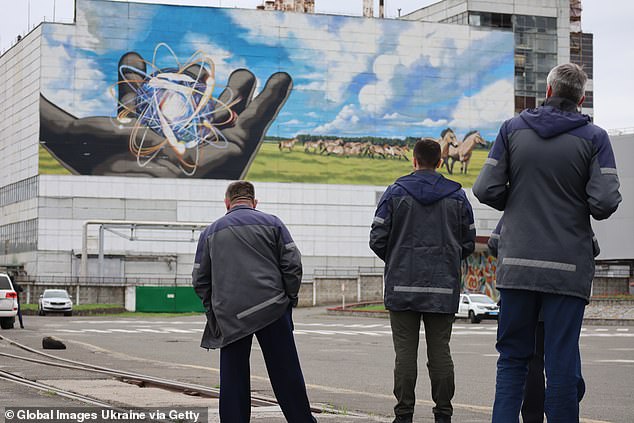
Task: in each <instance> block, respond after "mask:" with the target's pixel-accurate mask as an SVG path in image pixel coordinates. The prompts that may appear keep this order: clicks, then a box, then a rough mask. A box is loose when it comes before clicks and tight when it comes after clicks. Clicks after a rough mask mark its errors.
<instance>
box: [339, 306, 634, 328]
mask: <svg viewBox="0 0 634 423" xmlns="http://www.w3.org/2000/svg"><path fill="white" fill-rule="evenodd" d="M370 304H381V302H376V301H372V302H363V303H355V304H348V305H346V307H345V309H344V308H342V307H341V306H338V307H329V308H327V309H326V314H328V315H331V316H353V317H375V318H381V319H388V318H389V317H390V315H389V313H388V312H387V310H386V311H379V310H351V309H350V308H351V307H359V306H364V305H370ZM456 320H467V319H463V318H460V317H457V318H456ZM583 324H584V325H586V326H634V319H609V318H586V319H583Z"/></svg>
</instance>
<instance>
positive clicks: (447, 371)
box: [390, 311, 455, 416]
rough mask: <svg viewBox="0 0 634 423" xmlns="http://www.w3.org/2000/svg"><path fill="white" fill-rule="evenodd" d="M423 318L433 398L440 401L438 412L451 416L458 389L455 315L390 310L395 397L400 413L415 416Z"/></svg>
mask: <svg viewBox="0 0 634 423" xmlns="http://www.w3.org/2000/svg"><path fill="white" fill-rule="evenodd" d="M421 318H422V320H423V323H424V325H425V342H426V344H427V369H428V371H429V379H430V380H431V397H432V399H433V401H434V403H435V404H436V406H435V407H434V408H433V412H434V414H435V415H445V416H451V415H452V414H453V407H452V405H451V399H452V398H453V395H454V391H455V384H454V370H453V361H452V359H451V351H450V350H449V340H450V339H451V327H452V325H453V321H454V315H453V314H440V313H419V312H414V311H390V324H391V325H392V340H393V342H394V352H395V353H396V362H395V365H394V396H395V397H396V401H397V403H396V406H395V407H394V414H396V415H397V416H400V415H403V416H407V415H413V414H414V404H415V403H416V396H415V394H414V389H415V388H416V377H417V375H418V366H417V360H418V339H419V334H420V321H421Z"/></svg>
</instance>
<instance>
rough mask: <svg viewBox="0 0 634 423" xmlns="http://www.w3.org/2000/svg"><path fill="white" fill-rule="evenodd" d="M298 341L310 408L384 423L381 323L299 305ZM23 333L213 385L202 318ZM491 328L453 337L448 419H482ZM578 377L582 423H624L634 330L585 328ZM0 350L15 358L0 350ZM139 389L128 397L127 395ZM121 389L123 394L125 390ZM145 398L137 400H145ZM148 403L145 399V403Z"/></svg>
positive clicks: (83, 386)
mask: <svg viewBox="0 0 634 423" xmlns="http://www.w3.org/2000/svg"><path fill="white" fill-rule="evenodd" d="M294 320H295V338H296V342H297V346H298V349H299V353H300V359H301V362H302V367H303V371H304V377H305V379H306V383H307V386H308V392H309V397H310V400H311V403H312V404H313V405H314V406H316V407H318V408H319V409H321V410H323V411H325V412H326V413H321V414H319V415H318V416H317V417H318V420H319V421H323V422H330V421H332V422H337V423H347V422H350V423H355V422H364V423H365V422H391V419H392V407H393V406H394V398H393V395H392V393H391V390H392V370H393V362H394V352H393V349H392V341H391V331H390V328H389V322H388V320H387V319H382V318H365V317H351V316H331V315H327V314H326V313H325V310H324V309H323V308H308V309H296V310H295V312H294ZM25 325H26V329H24V330H20V329H13V330H8V331H7V330H5V331H2V332H0V334H2V335H4V336H6V337H8V338H11V339H14V340H16V341H19V342H23V343H25V344H27V345H30V346H32V347H35V348H38V349H41V339H42V337H43V336H46V335H53V336H55V337H57V338H60V339H62V340H64V341H65V342H66V344H67V347H68V348H67V349H66V350H61V351H54V352H53V353H54V354H56V355H59V356H62V357H67V358H72V359H76V360H80V361H84V362H90V363H98V364H100V365H102V366H107V367H113V368H121V369H125V370H131V371H135V372H138V373H143V374H149V375H155V376H161V377H164V378H169V379H175V380H182V381H187V382H190V383H196V384H200V385H205V386H218V384H219V372H218V357H219V356H218V352H217V351H207V350H205V349H201V348H200V347H199V342H200V336H201V334H202V330H203V327H204V317H203V316H202V315H201V316H190V317H174V318H161V317H158V318H118V317H108V316H105V317H63V316H45V317H39V316H28V318H27V319H26V320H25ZM496 328H497V324H496V322H494V321H485V322H482V323H481V324H475V325H474V324H469V323H467V322H466V321H457V322H456V324H455V326H454V331H453V336H452V342H451V347H452V354H453V357H454V363H455V373H456V395H455V398H454V413H455V414H454V421H456V422H461V423H463V422H464V423H471V422H473V423H480V422H488V421H490V419H491V405H492V403H493V396H494V387H495V364H496V360H497V353H496V351H495V347H494V344H495V334H496ZM423 339H424V338H421V347H420V348H421V350H420V353H419V357H420V358H419V372H418V374H419V377H418V386H417V392H416V394H417V408H416V414H415V421H416V422H431V421H433V418H432V412H431V408H432V406H433V403H432V402H431V393H430V386H429V379H428V377H427V371H426V366H425V361H426V360H425V351H424V341H423ZM581 350H582V360H583V372H584V377H585V379H586V383H587V385H588V392H587V394H586V397H585V399H584V400H583V402H582V403H581V415H582V421H585V422H595V423H596V422H615V423H616V422H623V423H625V422H632V421H634V408H633V407H632V406H631V391H632V389H633V388H634V327H616V326H610V327H601V326H586V327H584V328H583V332H582V338H581ZM0 352H11V353H16V354H17V353H18V352H16V350H15V349H14V347H11V346H9V345H8V344H7V343H6V342H0ZM251 363H252V364H251V372H252V391H253V392H254V393H256V394H260V395H264V396H270V397H272V396H273V393H272V390H271V387H270V383H269V381H268V377H267V374H266V369H265V366H264V363H263V360H262V356H261V353H260V351H259V348H258V345H257V342H255V341H254V346H253V352H252V356H251ZM0 369H4V370H10V371H14V372H19V373H21V374H23V375H25V376H28V377H29V378H33V379H37V380H42V381H48V382H49V383H51V384H58V385H60V386H67V387H69V388H71V389H75V390H76V391H77V392H80V393H88V394H91V395H93V396H95V397H99V398H101V399H104V400H108V399H110V400H116V401H118V403H119V404H123V405H130V406H132V405H136V406H151V407H159V406H179V404H180V405H183V406H196V407H197V406H204V407H209V410H210V413H211V418H210V421H218V417H217V401H215V400H210V399H202V398H197V399H194V400H192V398H191V397H188V398H185V397H187V396H185V395H182V398H181V397H179V396H178V395H180V394H178V395H176V394H174V393H172V392H169V393H168V394H166V395H164V396H162V394H161V393H160V392H159V393H157V392H152V393H151V395H148V394H147V392H146V395H142V394H141V393H140V392H141V391H139V390H143V389H148V388H138V387H127V388H126V389H127V390H125V391H122V388H121V387H119V386H113V381H112V380H109V379H108V378H107V377H105V376H95V375H94V374H91V373H87V372H83V371H70V370H60V369H57V368H54V367H49V366H41V365H34V364H31V363H26V362H19V361H17V360H13V359H7V358H6V357H0ZM134 389H137V391H134ZM122 392H126V393H125V394H122ZM144 398H145V399H144ZM144 401H145V402H144ZM0 405H3V406H26V405H30V406H49V405H57V406H60V405H69V406H78V405H79V404H77V403H76V402H74V401H71V400H67V399H63V398H58V397H54V396H52V395H51V394H50V393H46V392H36V391H32V390H30V389H29V388H25V387H22V386H19V385H14V384H12V383H9V382H5V381H1V382H0ZM253 413H254V414H253V419H252V420H253V421H257V422H266V423H277V422H284V421H285V420H284V419H283V417H282V415H281V413H280V412H279V410H278V409H276V408H259V409H258V408H254V411H253Z"/></svg>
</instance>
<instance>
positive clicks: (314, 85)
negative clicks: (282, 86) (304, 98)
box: [293, 81, 326, 91]
mask: <svg viewBox="0 0 634 423" xmlns="http://www.w3.org/2000/svg"><path fill="white" fill-rule="evenodd" d="M293 89H294V90H298V91H324V90H325V89H326V83H325V82H322V81H312V82H309V83H308V84H298V85H296V86H295V87H293Z"/></svg>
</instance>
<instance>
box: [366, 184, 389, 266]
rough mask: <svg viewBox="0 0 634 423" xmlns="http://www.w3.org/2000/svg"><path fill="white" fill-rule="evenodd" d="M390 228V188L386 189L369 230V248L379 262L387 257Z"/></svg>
mask: <svg viewBox="0 0 634 423" xmlns="http://www.w3.org/2000/svg"><path fill="white" fill-rule="evenodd" d="M391 227H392V196H391V186H390V187H388V188H387V189H386V190H385V192H384V193H383V195H382V196H381V199H380V200H379V205H378V206H377V208H376V212H375V213H374V220H373V221H372V229H370V248H371V249H372V251H374V253H375V254H376V255H377V257H379V258H380V259H381V260H383V261H385V259H386V257H387V244H388V240H389V238H390V229H391Z"/></svg>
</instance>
